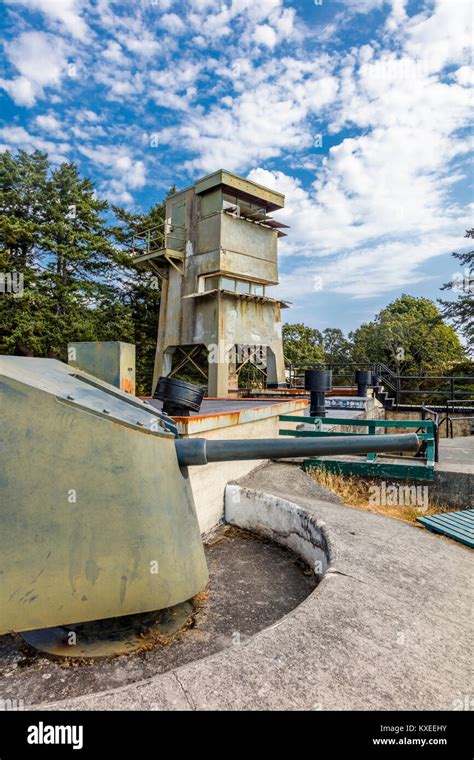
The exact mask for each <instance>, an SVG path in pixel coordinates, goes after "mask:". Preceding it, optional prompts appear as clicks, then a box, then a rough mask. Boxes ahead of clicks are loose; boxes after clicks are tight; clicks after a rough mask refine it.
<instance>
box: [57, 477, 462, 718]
mask: <svg viewBox="0 0 474 760" xmlns="http://www.w3.org/2000/svg"><path fill="white" fill-rule="evenodd" d="M239 485H240V486H241V487H242V488H243V489H246V490H247V492H251V491H252V490H254V491H256V492H257V493H259V494H261V493H262V492H265V493H266V494H270V495H271V494H275V495H276V496H278V497H283V498H286V499H288V500H290V501H292V502H294V503H297V504H298V505H300V507H303V508H304V509H305V510H306V511H307V513H308V516H310V515H312V516H314V517H315V518H316V520H317V523H318V525H319V526H320V529H321V530H322V531H324V533H325V535H326V538H327V541H328V545H330V546H331V564H330V567H329V569H328V570H327V572H326V574H325V575H324V577H323V579H322V581H321V582H320V583H319V585H318V587H317V588H316V589H315V591H314V592H313V593H312V594H310V596H309V597H308V598H307V599H306V600H305V601H304V602H303V603H302V604H300V605H299V606H298V607H297V608H296V609H294V610H293V611H292V612H290V613H289V614H287V615H286V616H285V617H283V618H282V619H281V620H279V621H278V622H276V623H274V624H273V625H272V626H271V627H269V628H267V629H265V630H263V631H261V632H260V633H258V634H256V635H254V636H252V637H251V638H250V639H248V640H246V641H245V642H244V643H242V644H240V645H235V646H231V647H229V648H228V649H226V650H224V651H221V652H219V653H217V654H215V655H213V656H210V657H206V658H204V659H202V660H199V661H196V662H193V663H190V664H187V665H183V666H181V667H177V668H174V669H172V670H170V671H169V672H167V673H164V674H162V675H159V676H156V677H153V678H150V679H147V680H142V681H141V682H139V683H135V684H133V685H128V686H126V687H124V688H119V689H114V688H109V689H107V688H106V684H104V687H105V688H104V690H103V691H100V692H97V693H95V694H91V695H88V696H87V697H83V698H80V699H69V700H64V701H61V702H56V703H54V704H51V703H50V704H48V705H45V707H47V708H48V709H66V710H74V709H90V710H104V709H115V710H134V709H147V710H173V709H188V710H205V709H217V710H246V709H257V710H269V709H272V710H280V709H303V710H334V709H336V710H350V709H355V710H364V709H375V710H436V709H440V710H453V709H454V710H456V709H466V707H465V705H466V698H467V702H468V703H469V704H470V705H471V709H472V693H473V692H472V681H471V670H472V667H471V666H472V657H471V642H472V636H473V625H472V611H473V602H474V595H473V590H472V582H471V581H472V573H473V570H474V556H473V553H472V552H471V551H470V550H469V549H466V548H465V547H462V546H461V545H457V544H454V543H452V542H450V541H448V540H445V539H443V538H439V537H437V536H435V535H433V534H431V533H428V532H427V531H425V530H423V529H422V528H416V527H413V526H411V525H408V524H406V523H403V522H401V521H399V520H395V519H391V518H388V517H382V516H380V515H376V514H372V513H368V512H363V511H360V510H356V509H351V508H349V507H346V506H344V505H342V504H340V503H338V502H337V499H336V498H335V497H333V498H332V500H329V499H328V498H327V496H326V494H325V492H324V491H322V489H321V487H320V486H318V485H317V484H316V483H315V481H314V480H313V479H311V478H310V477H309V476H307V475H306V474H304V473H303V472H302V471H301V470H300V469H299V468H298V467H296V466H295V465H291V464H275V463H272V464H267V465H264V466H262V467H259V468H258V469H256V470H255V471H253V472H252V473H251V474H250V475H248V476H246V477H245V478H243V479H242V480H241V481H240V483H239ZM234 490H235V489H234ZM268 498H269V499H270V501H271V496H270V497H268ZM275 508H276V507H275ZM124 667H127V665H126V662H125V664H124Z"/></svg>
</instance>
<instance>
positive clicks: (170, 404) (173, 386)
mask: <svg viewBox="0 0 474 760" xmlns="http://www.w3.org/2000/svg"><path fill="white" fill-rule="evenodd" d="M203 397H204V388H201V387H200V386H199V385H194V384H193V383H186V382H185V381H184V380H177V379H176V378H174V377H160V378H159V380H158V384H157V386H156V389H155V393H154V394H153V398H157V399H160V401H163V411H164V412H166V414H175V415H177V416H179V415H180V414H181V415H182V416H187V415H189V412H190V411H191V412H198V411H199V409H200V408H201V403H202V399H203Z"/></svg>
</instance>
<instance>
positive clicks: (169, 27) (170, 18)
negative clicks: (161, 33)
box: [159, 13, 186, 34]
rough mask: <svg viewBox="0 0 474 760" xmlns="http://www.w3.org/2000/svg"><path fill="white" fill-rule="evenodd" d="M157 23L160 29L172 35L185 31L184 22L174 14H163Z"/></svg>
mask: <svg viewBox="0 0 474 760" xmlns="http://www.w3.org/2000/svg"><path fill="white" fill-rule="evenodd" d="M159 23H160V27H162V28H163V29H166V31H167V32H171V33H172V34H180V33H181V32H184V31H185V29H186V27H185V25H184V22H183V21H182V19H180V17H179V16H177V15H176V13H165V14H164V16H161V18H160V22H159Z"/></svg>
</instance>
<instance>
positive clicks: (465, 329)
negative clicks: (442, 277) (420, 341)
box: [439, 229, 474, 350]
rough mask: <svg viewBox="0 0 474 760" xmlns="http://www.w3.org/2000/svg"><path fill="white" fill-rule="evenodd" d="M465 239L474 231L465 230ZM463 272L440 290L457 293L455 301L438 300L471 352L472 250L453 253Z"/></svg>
mask: <svg viewBox="0 0 474 760" xmlns="http://www.w3.org/2000/svg"><path fill="white" fill-rule="evenodd" d="M464 237H466V238H471V239H472V238H474V229H470V230H466V234H465V236H464ZM453 257H454V258H455V259H457V260H458V261H459V262H460V264H461V267H463V268H464V272H462V273H460V274H459V276H458V277H456V278H455V279H454V280H452V281H451V282H447V283H446V284H445V285H443V287H442V288H441V290H454V291H456V292H458V293H459V295H458V297H457V298H456V300H455V301H443V300H441V299H440V300H439V302H440V304H441V305H442V307H443V309H442V313H443V316H445V317H447V318H448V319H450V320H451V321H452V323H453V324H454V326H455V327H457V328H458V329H459V331H460V332H461V333H462V335H464V336H465V337H466V338H467V340H468V341H469V346H468V347H469V349H470V350H472V340H473V337H474V296H473V293H474V250H472V251H468V252H467V253H453Z"/></svg>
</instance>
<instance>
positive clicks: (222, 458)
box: [175, 433, 419, 466]
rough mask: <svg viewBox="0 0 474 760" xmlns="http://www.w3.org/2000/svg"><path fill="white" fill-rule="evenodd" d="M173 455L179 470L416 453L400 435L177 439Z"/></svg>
mask: <svg viewBox="0 0 474 760" xmlns="http://www.w3.org/2000/svg"><path fill="white" fill-rule="evenodd" d="M175 445H176V454H177V456H178V462H179V464H180V465H181V466H189V465H203V464H208V462H228V461H232V460H234V459H284V458H292V457H318V456H327V455H330V454H373V453H375V454H382V453H386V452H391V451H392V452H400V451H417V450H418V447H419V439H418V436H417V435H416V433H402V434H400V435H354V436H347V438H346V437H345V436H334V437H332V436H327V437H321V438H316V437H315V438H310V437H308V438H286V439H280V438H257V439H255V440H252V441H249V440H246V439H245V440H240V439H238V440H230V441H210V440H207V439H206V438H178V439H177V440H176V441H175Z"/></svg>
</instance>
